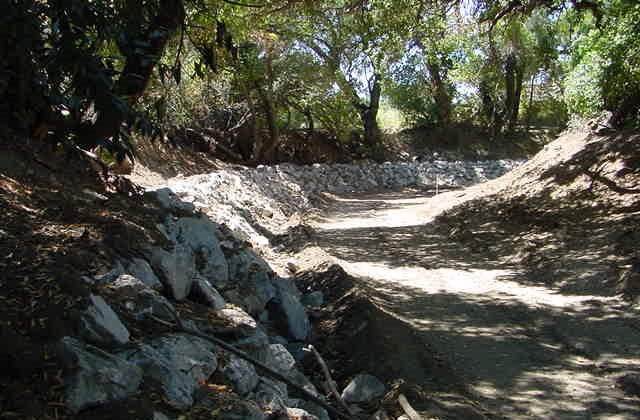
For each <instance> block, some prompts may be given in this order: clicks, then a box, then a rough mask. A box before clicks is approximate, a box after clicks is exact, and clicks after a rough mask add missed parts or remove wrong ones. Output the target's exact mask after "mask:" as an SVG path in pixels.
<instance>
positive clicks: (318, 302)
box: [300, 290, 324, 308]
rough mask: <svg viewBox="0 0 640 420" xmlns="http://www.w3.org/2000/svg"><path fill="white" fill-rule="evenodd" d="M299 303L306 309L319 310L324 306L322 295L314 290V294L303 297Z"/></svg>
mask: <svg viewBox="0 0 640 420" xmlns="http://www.w3.org/2000/svg"><path fill="white" fill-rule="evenodd" d="M300 302H301V303H302V304H303V305H304V306H306V307H307V308H319V307H321V306H322V305H324V294H323V293H322V292H321V291H319V290H316V291H315V292H311V293H307V294H306V295H304V296H303V297H302V299H301V300H300Z"/></svg>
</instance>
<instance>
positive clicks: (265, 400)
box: [251, 377, 289, 413]
mask: <svg viewBox="0 0 640 420" xmlns="http://www.w3.org/2000/svg"><path fill="white" fill-rule="evenodd" d="M288 398H289V393H288V391H287V385H286V384H285V383H283V382H280V381H276V380H273V379H270V378H267V377H262V378H260V382H259V383H258V386H257V387H256V390H255V392H254V394H253V395H252V396H251V399H253V400H254V401H256V402H257V403H258V404H260V406H261V407H262V408H263V409H265V410H268V411H270V412H274V413H284V412H285V411H286V409H287V401H288Z"/></svg>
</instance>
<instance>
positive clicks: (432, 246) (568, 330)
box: [315, 191, 640, 420]
mask: <svg viewBox="0 0 640 420" xmlns="http://www.w3.org/2000/svg"><path fill="white" fill-rule="evenodd" d="M464 194H465V193H464V192H463V191H451V192H447V193H445V194H440V195H438V196H435V197H433V196H432V195H431V194H428V193H425V192H417V191H398V192H385V193H379V194H366V195H357V196H342V197H334V199H333V200H332V201H331V203H330V204H329V205H327V207H326V208H325V209H324V216H323V217H322V218H320V219H318V220H317V221H316V222H315V228H316V229H317V232H318V234H317V240H318V244H319V245H320V246H321V247H322V248H323V249H324V250H325V251H326V252H327V253H329V254H331V255H332V256H333V257H335V258H337V259H338V260H340V264H341V265H342V266H343V267H344V268H345V269H346V270H347V271H348V272H349V273H350V274H352V275H354V276H357V277H360V278H362V281H363V282H365V283H366V284H367V285H368V286H371V287H369V288H368V289H370V290H371V296H370V297H371V299H372V300H373V301H374V302H375V303H376V305H378V306H379V307H380V308H381V309H383V310H385V311H387V312H388V313H390V314H392V315H394V316H396V317H398V318H399V319H401V320H403V321H405V322H406V323H407V324H408V325H410V326H411V328H412V329H414V330H415V331H416V332H417V333H418V335H419V337H420V338H421V340H424V343H425V349H426V348H436V349H438V351H439V352H440V353H441V355H442V356H444V357H445V358H446V359H447V363H448V365H449V366H451V375H452V378H454V377H455V380H456V381H459V382H461V383H464V384H466V389H467V390H468V395H467V396H471V397H472V398H473V399H474V400H477V401H478V402H480V403H481V404H482V405H483V406H484V407H485V408H486V409H487V410H488V413H491V415H490V417H495V418H507V419H513V420H524V419H607V420H618V419H620V420H622V419H638V418H640V399H638V397H635V396H630V395H628V394H625V393H624V392H623V390H622V389H620V387H618V386H616V380H617V379H618V378H619V377H620V376H622V375H624V374H628V373H633V372H635V373H637V372H639V371H640V324H639V323H638V320H637V315H634V314H633V311H631V310H630V309H629V305H627V304H625V303H623V302H622V301H620V300H618V298H616V297H613V296H611V293H610V292H608V293H607V292H605V291H603V292H602V293H597V292H596V293H594V292H593V291H588V292H587V291H582V292H579V291H578V292H577V291H573V292H570V291H569V290H565V289H562V290H561V289H559V288H553V287H550V286H548V285H546V284H545V283H543V282H541V281H537V279H536V278H532V277H531V274H530V273H529V272H527V271H526V270H524V269H523V268H522V267H519V266H518V265H517V264H513V263H509V258H504V256H505V255H507V254H512V255H513V254H516V253H517V252H518V251H519V250H518V249H508V246H509V245H507V244H505V245H504V247H505V248H507V249H503V252H502V253H501V255H502V256H501V257H498V256H496V255H495V254H494V253H492V252H488V250H487V249H488V247H487V246H488V245H495V244H487V246H479V247H476V248H470V247H465V246H462V245H461V244H460V242H456V241H454V240H452V239H450V238H449V235H445V234H442V233H439V232H442V230H441V229H440V230H439V229H437V228H436V227H435V226H434V223H433V217H434V216H435V215H436V214H438V213H439V212H441V211H443V210H446V209H447V208H448V207H450V206H452V205H453V204H457V203H459V202H461V201H463V200H464V199H465V197H464ZM568 280H570V279H568ZM428 376H429V375H428V374H427V373H425V375H424V377H425V378H426V377H428ZM423 414H424V415H425V417H426V418H430V417H429V415H433V413H429V412H425V413H423Z"/></svg>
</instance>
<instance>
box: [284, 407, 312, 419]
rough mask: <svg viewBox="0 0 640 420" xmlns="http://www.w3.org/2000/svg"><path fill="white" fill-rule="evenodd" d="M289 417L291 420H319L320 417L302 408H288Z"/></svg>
mask: <svg viewBox="0 0 640 420" xmlns="http://www.w3.org/2000/svg"><path fill="white" fill-rule="evenodd" d="M287 417H288V418H289V419H291V420H318V417H316V416H314V415H313V414H311V413H308V412H307V411H305V410H303V409H302V408H291V407H289V408H287Z"/></svg>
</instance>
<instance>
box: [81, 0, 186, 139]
mask: <svg viewBox="0 0 640 420" xmlns="http://www.w3.org/2000/svg"><path fill="white" fill-rule="evenodd" d="M156 10H157V14H156V16H154V17H153V19H151V21H150V22H149V24H148V25H147V26H146V27H145V28H142V29H141V28H139V27H136V28H131V30H130V31H129V32H128V33H125V34H124V37H123V39H124V40H125V41H121V42H120V47H121V48H120V49H121V51H122V53H123V54H124V56H125V65H124V69H123V70H122V73H121V74H120V78H119V79H118V82H117V84H116V88H115V92H113V93H114V94H115V95H116V96H119V97H122V98H124V99H125V100H126V102H127V103H128V104H129V105H133V104H135V103H136V101H137V100H138V98H139V97H140V96H141V95H142V94H143V93H144V91H145V90H146V88H147V85H148V84H149V80H150V79H151V75H152V74H153V69H154V68H155V66H156V65H157V64H158V62H159V61H160V58H161V57H162V55H163V54H164V50H165V47H166V45H167V42H168V41H169V39H170V38H171V36H172V35H173V34H174V33H175V32H176V30H177V29H178V28H179V27H180V25H182V23H183V21H184V17H185V11H184V4H183V0H162V1H160V4H159V6H158V8H157V9H156ZM95 102H96V108H97V111H98V118H97V120H96V122H95V124H94V125H93V126H90V127H87V128H86V129H85V130H82V132H80V133H79V136H80V137H81V142H82V144H96V143H97V142H98V141H100V140H101V139H105V138H109V137H115V136H118V134H119V132H120V127H121V125H122V123H123V122H125V121H126V119H127V113H126V112H125V111H124V110H122V109H119V108H118V107H117V106H114V104H113V101H112V100H111V98H110V97H102V98H96V101H95Z"/></svg>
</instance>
